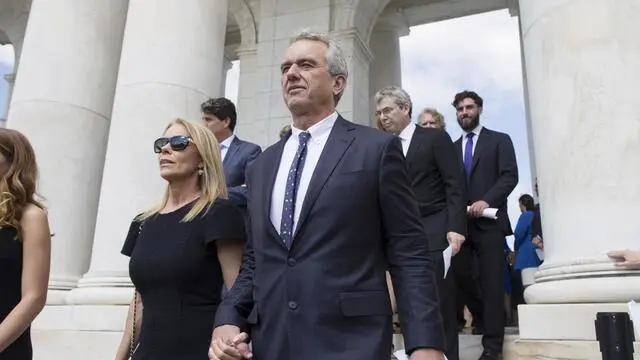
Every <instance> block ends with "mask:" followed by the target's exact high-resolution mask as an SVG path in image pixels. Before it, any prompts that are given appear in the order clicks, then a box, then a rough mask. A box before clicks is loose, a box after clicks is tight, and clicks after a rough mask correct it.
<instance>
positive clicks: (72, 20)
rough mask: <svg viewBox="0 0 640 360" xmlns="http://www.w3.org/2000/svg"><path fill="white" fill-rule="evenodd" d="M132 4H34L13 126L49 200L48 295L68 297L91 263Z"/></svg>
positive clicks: (52, 299) (93, 0) (118, 0)
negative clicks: (32, 156) (29, 148)
mask: <svg viewBox="0 0 640 360" xmlns="http://www.w3.org/2000/svg"><path fill="white" fill-rule="evenodd" d="M126 4H127V1H126V0H110V1H107V2H105V1H101V0H83V1H73V0H59V1H55V2H52V1H34V2H33V4H32V7H31V13H30V15H29V22H28V26H27V31H26V35H25V38H24V43H23V45H22V49H21V56H20V58H21V61H20V66H19V71H18V75H17V78H16V83H15V88H14V90H13V95H12V101H11V105H10V109H9V114H8V127H10V128H14V129H16V130H19V131H21V132H22V133H24V134H25V135H26V136H27V137H28V138H29V140H30V141H31V143H32V144H33V147H34V149H35V152H36V156H37V160H38V165H39V169H40V184H39V185H40V187H39V192H40V193H41V194H42V195H43V196H44V197H45V198H46V201H45V204H46V205H47V206H48V207H49V221H50V225H51V231H52V232H53V233H55V236H54V238H53V240H52V262H51V280H50V283H49V289H50V292H49V297H48V302H49V303H63V302H64V301H65V299H64V297H65V295H66V293H67V292H68V291H67V290H70V289H71V288H73V287H75V286H76V283H77V281H78V279H79V278H80V277H81V276H82V274H83V273H84V272H85V271H86V270H87V268H88V266H89V259H90V256H91V244H92V240H93V231H94V225H95V216H96V212H97V208H98V196H99V191H100V179H101V177H102V167H103V164H104V155H105V150H106V145H107V133H108V129H109V120H110V118H111V109H112V105H113V90H114V88H115V83H116V74H117V70H118V62H119V58H120V50H121V45H122V34H123V31H124V21H125V17H126V10H127V8H126ZM18 51H20V49H16V52H18Z"/></svg>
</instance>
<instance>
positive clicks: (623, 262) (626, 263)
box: [607, 250, 640, 270]
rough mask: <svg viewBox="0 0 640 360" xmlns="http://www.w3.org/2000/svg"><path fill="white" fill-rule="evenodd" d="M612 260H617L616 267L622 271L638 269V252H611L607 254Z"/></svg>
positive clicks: (639, 265) (639, 258)
mask: <svg viewBox="0 0 640 360" xmlns="http://www.w3.org/2000/svg"><path fill="white" fill-rule="evenodd" d="M607 256H609V257H610V258H612V259H615V260H618V262H617V263H616V267H619V268H623V269H629V270H633V269H640V251H631V250H622V251H611V252H609V253H608V254H607Z"/></svg>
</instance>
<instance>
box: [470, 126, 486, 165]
mask: <svg viewBox="0 0 640 360" xmlns="http://www.w3.org/2000/svg"><path fill="white" fill-rule="evenodd" d="M488 140H489V133H488V132H487V131H486V130H485V129H484V128H482V130H480V134H479V135H478V140H476V141H477V144H476V148H475V150H474V151H473V165H472V166H471V173H472V174H473V170H474V169H475V168H476V165H477V164H478V159H480V157H481V156H482V155H483V153H484V150H485V149H486V147H487V146H486V145H487V141H488Z"/></svg>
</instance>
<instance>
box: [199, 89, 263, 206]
mask: <svg viewBox="0 0 640 360" xmlns="http://www.w3.org/2000/svg"><path fill="white" fill-rule="evenodd" d="M200 110H201V111H202V121H203V122H204V124H205V126H206V127H207V128H208V129H209V130H210V131H211V132H212V133H213V134H214V135H215V137H216V139H217V140H218V143H219V144H220V157H221V158H222V166H223V167H224V177H225V180H226V182H227V191H228V192H229V199H230V200H232V201H233V202H234V203H235V204H236V205H238V206H240V207H245V206H246V205H247V189H246V184H245V170H246V168H247V165H249V163H251V162H252V161H253V160H255V158H257V157H258V155H260V153H261V152H262V150H261V149H260V146H258V145H256V144H254V143H250V142H248V141H244V140H240V138H238V137H237V136H236V135H234V134H233V131H234V130H235V128H236V120H237V115H236V107H235V105H233V102H231V100H229V99H226V98H223V97H221V98H216V99H209V100H207V101H205V102H204V103H202V105H201V106H200Z"/></svg>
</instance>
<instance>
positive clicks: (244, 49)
mask: <svg viewBox="0 0 640 360" xmlns="http://www.w3.org/2000/svg"><path fill="white" fill-rule="evenodd" d="M256 55H258V48H257V47H256V46H255V45H249V46H242V45H241V46H239V47H238V48H237V49H236V56H237V57H238V59H240V60H242V58H243V57H247V56H256Z"/></svg>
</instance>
